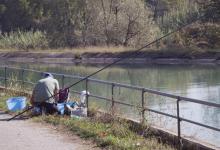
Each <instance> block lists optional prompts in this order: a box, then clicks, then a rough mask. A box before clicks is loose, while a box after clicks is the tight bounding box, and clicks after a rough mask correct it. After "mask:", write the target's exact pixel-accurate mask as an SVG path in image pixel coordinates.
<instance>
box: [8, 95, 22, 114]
mask: <svg viewBox="0 0 220 150" xmlns="http://www.w3.org/2000/svg"><path fill="white" fill-rule="evenodd" d="M6 103H7V106H8V110H10V111H13V112H15V111H21V110H23V109H24V108H25V107H26V97H11V98H9V99H8V100H7V101H6Z"/></svg>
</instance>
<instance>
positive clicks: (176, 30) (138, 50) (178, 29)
mask: <svg viewBox="0 0 220 150" xmlns="http://www.w3.org/2000/svg"><path fill="white" fill-rule="evenodd" d="M202 17H204V16H200V17H198V18H197V19H195V20H193V21H191V22H189V23H186V24H184V25H182V26H180V27H178V28H177V29H175V30H173V31H171V32H169V33H167V34H165V35H164V36H162V37H160V38H158V39H156V40H154V41H152V42H150V43H148V44H146V45H144V46H142V47H141V48H139V49H137V50H134V51H132V52H131V53H128V54H127V55H125V56H123V57H122V58H119V59H118V60H116V61H114V62H112V63H110V64H107V65H106V66H104V67H103V68H101V69H99V70H97V71H95V72H93V73H91V74H89V75H88V76H86V77H84V78H82V79H81V80H79V81H77V82H75V83H73V84H71V85H69V86H67V87H66V88H64V89H63V90H61V91H60V92H62V91H64V90H65V89H70V88H71V87H73V86H74V85H76V84H78V83H80V82H82V81H84V80H87V79H88V78H89V77H92V76H93V75H95V74H97V73H99V72H101V71H103V70H105V69H107V68H109V67H111V66H112V65H114V64H116V63H118V62H120V61H122V60H125V59H127V58H128V57H130V58H133V57H135V56H137V55H138V54H139V52H140V51H141V50H143V49H144V48H146V47H148V46H150V45H152V44H154V43H157V42H159V41H160V40H162V39H164V38H166V37H168V36H170V35H172V34H174V33H176V32H178V31H180V30H182V29H183V28H185V27H186V26H189V25H191V24H192V23H194V22H196V21H198V20H200V19H201V18H202ZM60 92H58V93H56V94H54V95H52V96H50V97H49V98H47V99H45V101H47V100H49V99H50V98H53V97H55V96H57V95H58V94H59V93H60ZM32 108H34V107H33V106H32V107H29V108H28V109H26V110H24V112H26V111H28V110H31V109H32ZM24 112H21V113H19V114H17V115H15V116H13V117H12V118H10V119H8V121H10V120H12V119H14V118H16V117H17V116H19V115H21V114H23V113H24Z"/></svg>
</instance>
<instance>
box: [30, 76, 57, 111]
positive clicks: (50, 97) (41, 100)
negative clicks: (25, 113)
mask: <svg viewBox="0 0 220 150" xmlns="http://www.w3.org/2000/svg"><path fill="white" fill-rule="evenodd" d="M58 92H59V83H58V81H57V80H56V79H54V78H53V75H52V74H50V73H44V79H41V80H39V81H38V82H37V84H36V85H35V87H34V90H33V93H32V97H31V101H30V102H31V104H32V105H33V106H35V107H40V108H41V111H42V110H43V109H45V110H44V112H43V113H49V114H52V113H55V112H57V107H56V105H55V104H56V102H57V100H58V98H59V95H58Z"/></svg>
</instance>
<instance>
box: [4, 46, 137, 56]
mask: <svg viewBox="0 0 220 150" xmlns="http://www.w3.org/2000/svg"><path fill="white" fill-rule="evenodd" d="M132 49H134V48H129V47H122V46H117V47H115V46H88V47H78V48H57V49H44V50H41V49H35V50H31V49H30V50H27V51H28V52H31V53H74V54H82V53H117V52H125V51H130V50H132ZM0 52H21V50H18V49H1V48H0Z"/></svg>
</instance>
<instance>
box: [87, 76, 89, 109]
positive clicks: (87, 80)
mask: <svg viewBox="0 0 220 150" xmlns="http://www.w3.org/2000/svg"><path fill="white" fill-rule="evenodd" d="M86 108H87V109H88V108H89V101H88V79H86Z"/></svg>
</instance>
